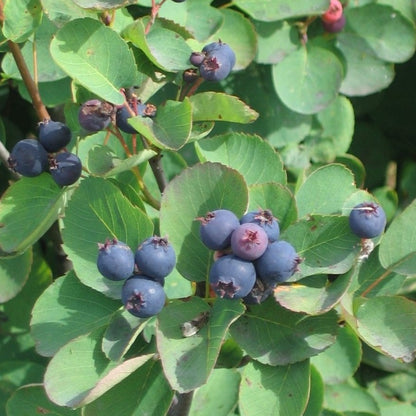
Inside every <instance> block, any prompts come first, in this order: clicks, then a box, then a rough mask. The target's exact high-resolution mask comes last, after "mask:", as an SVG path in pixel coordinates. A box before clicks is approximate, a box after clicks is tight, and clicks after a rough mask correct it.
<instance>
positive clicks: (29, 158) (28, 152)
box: [8, 139, 48, 177]
mask: <svg viewBox="0 0 416 416" xmlns="http://www.w3.org/2000/svg"><path fill="white" fill-rule="evenodd" d="M8 162H9V166H10V168H11V169H13V170H14V171H16V172H17V173H20V174H21V175H23V176H29V177H34V176H38V175H40V174H41V173H42V172H45V171H46V170H47V169H48V153H47V151H46V150H45V148H44V147H43V146H42V145H41V144H40V143H39V141H38V140H36V139H23V140H20V141H19V142H17V143H16V144H15V146H14V147H13V149H12V151H11V152H10V157H9V160H8Z"/></svg>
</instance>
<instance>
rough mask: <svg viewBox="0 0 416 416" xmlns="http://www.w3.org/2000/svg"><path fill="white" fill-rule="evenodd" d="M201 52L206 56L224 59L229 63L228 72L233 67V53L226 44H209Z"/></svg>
mask: <svg viewBox="0 0 416 416" xmlns="http://www.w3.org/2000/svg"><path fill="white" fill-rule="evenodd" d="M202 52H203V53H205V54H206V55H207V56H210V55H221V56H224V57H226V58H227V59H228V61H229V63H230V70H231V69H233V67H234V65H235V60H236V58H235V53H234V51H233V50H232V49H231V47H230V45H228V43H224V42H221V41H219V42H212V43H209V44H208V45H206V46H204V48H203V49H202Z"/></svg>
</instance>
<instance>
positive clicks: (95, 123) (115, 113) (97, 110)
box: [78, 96, 156, 134]
mask: <svg viewBox="0 0 416 416" xmlns="http://www.w3.org/2000/svg"><path fill="white" fill-rule="evenodd" d="M126 102H127V104H126V105H128V107H127V106H126V105H122V106H114V105H113V104H111V103H109V102H107V101H101V100H98V99H92V100H88V101H86V102H85V103H83V104H82V105H81V107H80V109H79V112H78V121H79V124H80V125H81V127H82V128H84V129H85V130H86V131H87V132H88V133H95V132H97V131H101V130H104V129H106V128H107V127H108V126H109V125H110V123H113V124H115V125H116V126H117V127H118V128H119V129H120V130H121V131H123V132H125V133H129V134H135V133H138V132H137V130H135V129H134V128H133V127H132V126H131V125H130V124H129V123H128V122H127V120H128V119H129V118H130V117H134V115H137V116H142V117H150V118H153V117H155V115H156V106H154V105H153V104H144V103H142V102H141V101H140V100H138V99H137V98H136V97H135V96H132V97H130V98H129V99H127V100H126Z"/></svg>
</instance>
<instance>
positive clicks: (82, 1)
mask: <svg viewBox="0 0 416 416" xmlns="http://www.w3.org/2000/svg"><path fill="white" fill-rule="evenodd" d="M72 1H73V2H74V3H75V4H77V5H78V6H80V7H83V8H85V9H98V10H107V9H115V8H117V7H123V6H128V5H129V4H134V3H137V0H72Z"/></svg>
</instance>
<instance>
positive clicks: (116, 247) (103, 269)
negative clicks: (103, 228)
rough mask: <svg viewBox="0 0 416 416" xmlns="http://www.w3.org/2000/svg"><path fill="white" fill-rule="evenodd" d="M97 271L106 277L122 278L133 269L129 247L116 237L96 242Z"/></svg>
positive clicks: (132, 259) (128, 275) (132, 256)
mask: <svg viewBox="0 0 416 416" xmlns="http://www.w3.org/2000/svg"><path fill="white" fill-rule="evenodd" d="M97 268H98V271H99V272H100V273H101V274H102V275H103V276H104V277H106V278H107V279H110V280H124V279H127V278H128V277H130V276H131V275H132V274H133V271H134V254H133V251H132V250H131V249H130V247H129V246H128V245H127V244H126V243H123V242H122V241H118V240H116V239H113V240H107V241H106V242H105V243H104V244H101V243H99V244H98V257H97Z"/></svg>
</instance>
